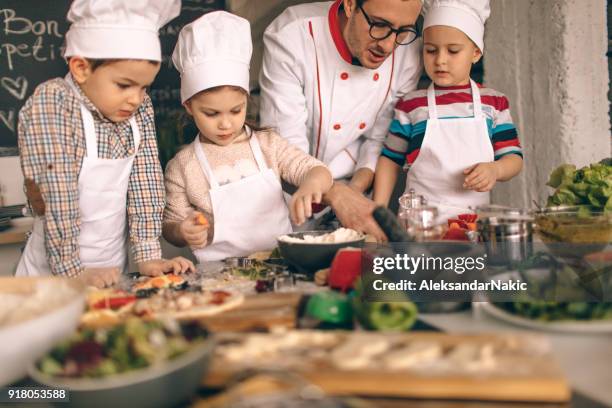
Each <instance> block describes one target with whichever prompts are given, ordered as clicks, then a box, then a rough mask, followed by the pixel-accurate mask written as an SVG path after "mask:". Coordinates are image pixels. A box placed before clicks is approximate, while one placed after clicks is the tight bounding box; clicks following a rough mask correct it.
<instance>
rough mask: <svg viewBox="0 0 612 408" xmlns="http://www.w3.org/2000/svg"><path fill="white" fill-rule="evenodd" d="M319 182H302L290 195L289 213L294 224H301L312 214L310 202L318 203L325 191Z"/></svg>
mask: <svg viewBox="0 0 612 408" xmlns="http://www.w3.org/2000/svg"><path fill="white" fill-rule="evenodd" d="M321 187H322V186H320V185H319V183H314V182H312V183H308V182H304V183H302V185H301V186H300V188H298V189H297V191H296V192H295V193H294V194H293V197H291V204H290V206H289V213H290V215H291V221H292V222H293V223H294V224H295V225H302V224H303V223H304V222H305V221H306V219H307V218H310V217H311V216H312V203H317V204H320V203H321V200H322V199H323V193H324V192H325V191H324V189H323V188H321Z"/></svg>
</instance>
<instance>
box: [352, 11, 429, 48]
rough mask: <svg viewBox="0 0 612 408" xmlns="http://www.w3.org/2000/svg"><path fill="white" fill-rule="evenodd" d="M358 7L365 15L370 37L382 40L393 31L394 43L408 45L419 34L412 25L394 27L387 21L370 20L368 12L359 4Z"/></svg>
mask: <svg viewBox="0 0 612 408" xmlns="http://www.w3.org/2000/svg"><path fill="white" fill-rule="evenodd" d="M358 7H359V10H361V12H362V13H363V16H364V17H365V19H366V21H367V22H368V24H369V25H370V37H372V38H373V39H375V40H379V41H380V40H384V39H385V38H387V37H389V36H390V35H391V34H393V33H395V43H396V44H397V45H408V44H410V43H412V42H414V40H416V39H417V38H418V36H419V34H418V32H417V30H416V29H415V28H412V27H407V28H399V29H395V28H393V27H391V26H390V25H389V24H387V23H383V22H379V21H372V19H371V18H370V16H368V14H367V13H366V12H365V10H364V9H363V7H362V6H361V4H360V5H359V6H358Z"/></svg>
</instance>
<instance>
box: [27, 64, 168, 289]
mask: <svg viewBox="0 0 612 408" xmlns="http://www.w3.org/2000/svg"><path fill="white" fill-rule="evenodd" d="M69 81H72V78H71V77H70V75H68V76H66V78H65V79H62V78H55V79H52V80H49V81H47V82H45V83H43V84H41V85H40V86H38V87H37V88H36V90H35V91H34V94H33V95H32V96H31V97H30V98H29V99H28V100H27V102H26V103H25V105H24V107H23V109H21V111H20V113H19V125H18V142H19V154H20V158H21V167H22V171H23V175H24V177H25V178H26V179H32V180H33V181H34V182H35V183H36V184H37V185H38V186H39V188H40V190H41V194H42V198H43V200H44V202H45V217H44V222H45V247H46V249H47V260H48V261H49V265H50V267H51V271H52V272H53V274H55V275H65V276H71V277H73V276H77V275H79V274H80V273H81V272H82V270H83V266H82V265H81V260H80V254H79V244H78V241H79V231H80V225H81V220H80V211H79V194H78V177H79V173H80V170H81V165H82V163H83V157H84V156H85V152H86V147H85V135H84V132H83V125H82V119H81V110H80V102H81V101H83V103H84V104H85V106H86V107H87V109H89V110H90V111H91V113H92V115H93V118H94V123H95V129H96V136H97V141H98V157H100V158H105V159H120V158H125V157H127V156H130V155H133V154H134V141H133V138H132V130H131V128H130V124H129V121H127V120H125V121H122V122H119V123H114V122H111V121H110V120H108V119H106V118H105V117H104V116H102V114H101V113H100V112H99V111H98V109H97V108H96V107H95V106H94V105H93V103H92V102H91V101H90V100H89V99H88V98H87V97H86V96H85V94H83V93H82V91H81V90H80V88H78V86H77V88H78V92H76V93H75V92H74V91H73V90H72V88H70V85H69V84H68V82H69ZM134 117H135V119H136V123H137V124H138V127H139V129H140V132H141V141H140V146H139V149H138V154H137V155H136V157H135V159H134V164H133V167H132V172H131V174H130V180H129V185H128V192H127V195H128V196H127V217H128V224H129V236H130V241H131V243H132V253H133V255H134V261H135V262H137V263H138V262H143V261H147V260H151V259H159V258H161V247H160V244H159V236H160V234H161V222H162V214H163V211H164V206H165V196H164V183H163V174H162V169H161V165H160V163H159V158H158V152H157V139H156V134H155V121H154V115H153V105H152V103H151V99H150V98H149V97H148V96H147V97H146V98H145V100H144V102H143V103H142V104H141V106H140V107H139V109H138V111H137V112H136V113H135V114H134Z"/></svg>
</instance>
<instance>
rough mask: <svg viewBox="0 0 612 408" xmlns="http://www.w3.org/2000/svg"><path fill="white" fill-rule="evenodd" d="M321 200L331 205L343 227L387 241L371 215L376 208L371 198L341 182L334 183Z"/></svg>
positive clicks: (380, 240)
mask: <svg viewBox="0 0 612 408" xmlns="http://www.w3.org/2000/svg"><path fill="white" fill-rule="evenodd" d="M323 200H324V201H325V202H326V203H327V204H329V205H330V206H331V207H332V209H333V210H334V213H335V214H336V216H337V217H338V220H340V223H341V224H342V225H343V226H344V227H346V228H352V229H354V230H356V231H359V232H364V233H366V234H370V235H372V236H374V237H375V238H376V240H377V241H378V242H386V241H387V237H386V236H385V234H384V232H383V231H382V230H381V229H380V227H379V226H378V224H377V223H376V221H375V220H374V218H373V217H372V212H373V211H374V209H375V208H376V205H375V204H374V202H373V201H372V200H369V199H367V198H366V197H364V196H363V195H362V194H359V193H358V192H357V191H355V190H354V189H352V188H351V187H349V186H347V185H346V184H342V183H334V185H333V186H332V188H331V190H329V192H328V193H327V194H325V195H324V197H323Z"/></svg>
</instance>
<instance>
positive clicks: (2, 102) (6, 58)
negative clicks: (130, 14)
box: [0, 0, 225, 163]
mask: <svg viewBox="0 0 612 408" xmlns="http://www.w3.org/2000/svg"><path fill="white" fill-rule="evenodd" d="M71 2H72V0H53V1H49V0H0V156H4V155H16V154H18V151H17V122H18V116H19V111H20V109H21V108H22V106H23V104H24V103H25V102H26V100H27V99H28V98H29V97H30V95H31V94H32V93H33V92H34V89H35V88H36V87H37V86H38V85H39V84H41V83H43V82H45V81H47V80H49V79H51V78H55V77H61V76H64V75H65V74H66V72H67V71H68V67H67V66H66V62H65V61H64V58H63V57H62V55H63V51H64V48H65V45H64V35H65V33H66V31H67V30H68V27H69V24H68V22H67V21H66V14H67V13H68V9H69V8H70V4H71ZM224 5H225V2H224V1H223V0H183V1H182V10H181V14H180V16H179V17H177V18H176V19H174V20H173V21H171V22H170V24H168V25H166V26H165V27H163V28H162V29H161V30H160V32H159V34H160V40H161V43H162V52H163V55H162V64H161V70H160V72H159V74H158V75H157V78H156V79H155V82H154V83H153V84H152V86H151V90H150V92H149V94H150V96H151V99H152V100H153V105H154V108H155V123H156V125H157V130H158V132H157V136H158V145H159V147H160V149H159V150H160V158H161V159H162V163H164V162H166V161H167V160H169V159H170V158H171V157H172V156H173V155H174V152H175V150H176V148H177V145H180V144H181V143H184V142H185V141H186V139H185V137H187V138H193V135H194V134H195V133H197V131H196V130H193V129H189V130H188V131H186V134H185V135H183V133H185V132H183V130H182V129H183V128H182V125H181V123H182V122H181V121H180V120H179V119H177V118H180V117H181V116H184V108H183V107H182V105H181V102H180V90H179V88H180V79H179V74H178V72H177V71H176V70H175V69H174V66H173V65H172V59H171V55H172V51H173V49H174V45H175V44H176V39H177V37H178V34H179V32H180V30H181V29H182V28H183V27H184V26H185V24H188V23H190V22H191V21H193V20H195V19H196V18H198V17H200V16H201V15H202V14H204V13H206V12H209V11H213V10H219V9H223V8H224Z"/></svg>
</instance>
